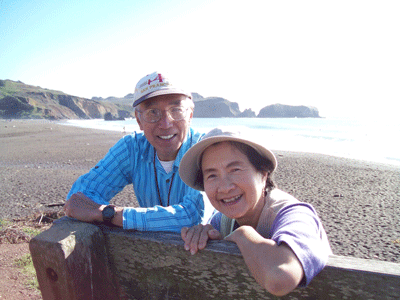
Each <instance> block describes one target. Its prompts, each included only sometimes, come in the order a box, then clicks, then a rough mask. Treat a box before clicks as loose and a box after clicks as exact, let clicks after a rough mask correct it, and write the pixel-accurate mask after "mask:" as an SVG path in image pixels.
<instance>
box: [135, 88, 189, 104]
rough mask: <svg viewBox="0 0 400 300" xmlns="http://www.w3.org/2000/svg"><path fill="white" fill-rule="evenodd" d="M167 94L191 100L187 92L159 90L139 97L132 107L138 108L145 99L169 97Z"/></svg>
mask: <svg viewBox="0 0 400 300" xmlns="http://www.w3.org/2000/svg"><path fill="white" fill-rule="evenodd" d="M169 94H172V95H184V96H186V97H189V98H190V99H192V94H190V93H187V92H185V91H183V90H180V89H174V88H168V89H160V90H158V91H154V92H151V93H149V94H147V95H144V96H143V97H140V98H139V99H137V100H135V101H134V102H133V105H132V106H133V107H135V106H138V105H139V104H140V103H142V102H143V101H145V100H147V99H150V98H154V97H157V96H161V95H169Z"/></svg>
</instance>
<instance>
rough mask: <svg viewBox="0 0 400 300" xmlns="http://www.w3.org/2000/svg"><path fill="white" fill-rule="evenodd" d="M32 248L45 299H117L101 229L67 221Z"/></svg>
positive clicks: (35, 241) (39, 237) (56, 225)
mask: <svg viewBox="0 0 400 300" xmlns="http://www.w3.org/2000/svg"><path fill="white" fill-rule="evenodd" d="M29 248H30V252H31V255H32V261H33V264H34V267H35V269H36V274H37V278H38V282H39V287H40V290H41V292H42V296H43V299H57V300H60V299H66V300H67V299H68V300H75V299H82V300H83V299H85V300H87V299H118V295H117V292H116V286H115V284H114V280H113V279H112V276H111V275H112V274H111V273H110V268H109V263H108V259H107V255H106V252H105V244H104V236H103V233H102V232H101V230H100V229H99V227H97V226H95V225H92V224H88V223H82V222H78V221H74V220H72V219H69V218H66V217H65V218H62V219H60V220H58V221H57V222H54V224H53V225H52V227H51V228H50V229H48V230H46V231H44V232H43V233H41V234H39V235H37V236H36V237H34V238H33V239H32V240H31V241H30V243H29Z"/></svg>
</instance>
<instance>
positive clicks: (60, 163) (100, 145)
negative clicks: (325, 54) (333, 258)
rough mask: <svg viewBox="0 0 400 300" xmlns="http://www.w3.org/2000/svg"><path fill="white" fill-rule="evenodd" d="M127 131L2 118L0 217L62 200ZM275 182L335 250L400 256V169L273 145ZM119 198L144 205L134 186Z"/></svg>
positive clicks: (18, 214)
mask: <svg viewBox="0 0 400 300" xmlns="http://www.w3.org/2000/svg"><path fill="white" fill-rule="evenodd" d="M124 135H125V134H124V133H122V132H116V131H107V130H100V129H87V128H81V127H77V126H69V125H62V124H59V123H58V121H47V120H12V121H7V120H0V140H1V144H2V147H0V174H1V176H2V182H1V183H0V190H1V191H2V193H1V194H0V219H10V220H12V219H18V218H22V217H26V216H30V215H32V214H33V213H40V212H43V211H49V210H57V209H58V210H59V209H60V207H58V208H54V207H48V205H49V204H54V203H58V204H62V203H63V202H64V201H65V197H66V195H67V193H68V192H69V189H70V188H71V185H72V184H73V182H74V181H75V180H76V179H77V178H78V177H79V176H80V175H82V174H84V173H86V172H87V171H89V169H90V168H91V167H93V166H94V165H95V164H96V162H97V161H98V160H100V159H101V158H102V157H103V156H104V155H105V154H106V152H107V151H108V149H109V148H110V147H112V146H113V145H114V144H115V143H116V142H117V141H118V140H119V139H120V138H122V137H123V136H124ZM273 152H274V153H275V155H276V157H277V160H278V169H277V171H276V173H275V181H276V183H277V185H278V187H279V188H281V189H282V190H284V191H286V192H288V193H290V194H292V195H293V196H295V197H296V198H298V199H299V200H300V201H304V202H307V203H311V204H312V205H313V206H314V208H315V209H316V211H317V212H318V215H319V216H320V218H321V220H322V223H323V224H324V227H325V230H326V231H327V234H328V237H329V241H330V243H331V247H332V250H333V253H334V254H336V255H345V256H354V257H360V258H370V259H378V260H385V261H391V262H397V263H399V262H400V257H399V255H398V254H399V253H400V222H398V216H399V215H400V207H399V205H398V201H399V200H400V168H399V167H396V166H392V165H386V164H381V163H375V162H365V161H359V160H354V159H348V158H339V157H335V156H328V155H323V154H311V153H305V152H290V151H273ZM112 203H114V204H116V205H120V206H137V202H136V198H135V195H134V193H133V189H132V187H131V186H128V187H127V188H125V189H124V190H123V191H122V192H121V193H120V194H118V195H117V196H116V197H115V198H114V199H113V200H112Z"/></svg>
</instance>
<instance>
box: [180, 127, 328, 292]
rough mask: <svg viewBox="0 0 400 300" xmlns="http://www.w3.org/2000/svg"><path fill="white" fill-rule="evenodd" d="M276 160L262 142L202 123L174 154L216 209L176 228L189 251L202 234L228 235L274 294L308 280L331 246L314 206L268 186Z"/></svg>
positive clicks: (199, 244)
mask: <svg viewBox="0 0 400 300" xmlns="http://www.w3.org/2000/svg"><path fill="white" fill-rule="evenodd" d="M276 166H277V161H276V158H275V156H274V154H273V153H272V152H271V151H270V150H268V149H267V148H265V147H264V146H262V145H260V144H259V143H256V142H253V141H251V140H250V139H248V138H246V137H244V135H242V134H241V133H240V132H233V131H224V130H223V129H221V128H216V129H213V130H212V131H210V132H209V133H208V134H206V135H205V136H204V137H203V138H202V139H201V141H200V142H198V143H197V144H195V145H194V146H193V147H192V148H190V149H189V151H188V152H187V153H186V154H185V156H184V157H183V158H182V161H181V163H180V167H179V173H180V176H181V178H182V180H183V181H184V182H185V183H186V184H187V185H188V186H190V187H192V188H195V189H197V190H200V191H205V192H206V194H207V196H208V198H209V200H210V202H211V204H212V205H213V206H214V208H215V209H216V210H218V213H216V214H214V215H213V217H212V219H211V221H210V224H207V225H197V226H194V227H191V228H187V227H185V228H183V229H182V231H181V235H182V239H183V240H184V242H185V249H186V250H189V251H190V252H191V253H192V254H195V253H196V252H197V251H198V250H202V249H204V248H205V246H206V244H207V240H208V239H212V240H215V239H225V240H228V241H232V242H235V243H236V244H237V245H238V247H239V249H240V251H241V253H242V255H243V258H244V260H245V262H246V265H247V267H248V268H249V270H250V272H251V274H252V275H253V277H254V278H255V279H256V281H257V282H258V283H259V284H260V285H261V286H262V287H263V288H265V289H266V290H267V291H268V292H270V293H271V294H274V295H277V296H281V295H285V294H287V293H289V292H291V291H292V290H293V289H295V288H296V287H297V286H306V285H308V284H309V283H310V281H311V279H312V278H313V277H314V276H315V275H317V274H318V273H319V272H320V271H321V270H322V269H323V268H324V266H325V264H326V262H327V259H328V256H329V254H331V253H332V252H331V249H330V246H329V243H328V239H327V236H326V233H325V231H324V228H323V226H322V223H321V221H320V219H319V218H318V216H317V213H316V212H315V210H314V208H313V207H312V206H311V205H310V204H306V203H302V202H300V201H298V200H297V199H295V198H294V197H292V196H290V195H289V194H287V193H285V192H283V191H281V190H279V189H277V188H276V187H275V184H274V182H273V180H272V174H273V172H274V170H275V169H276Z"/></svg>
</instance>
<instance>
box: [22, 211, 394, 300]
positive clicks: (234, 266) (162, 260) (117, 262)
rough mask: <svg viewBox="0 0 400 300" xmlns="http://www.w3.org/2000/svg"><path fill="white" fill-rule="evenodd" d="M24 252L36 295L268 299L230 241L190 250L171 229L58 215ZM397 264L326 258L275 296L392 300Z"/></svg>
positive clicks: (347, 258)
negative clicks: (307, 280) (304, 282)
mask: <svg viewBox="0 0 400 300" xmlns="http://www.w3.org/2000/svg"><path fill="white" fill-rule="evenodd" d="M30 251H31V254H32V259H33V263H34V266H35V269H36V272H37V276H38V281H39V286H40V289H41V292H42V295H43V299H45V300H46V299H202V300H204V299H276V298H277V297H274V296H272V295H271V294H269V293H268V292H266V291H265V290H262V289H261V288H260V287H259V285H258V284H257V283H256V282H255V280H254V279H253V278H252V277H251V275H250V274H249V271H248V269H247V267H246V265H245V263H244V260H243V258H242V256H241V254H240V251H239V249H238V248H237V246H236V245H235V244H234V243H231V242H227V241H212V242H210V243H209V245H208V246H207V248H206V249H205V250H203V251H201V252H200V253H198V254H196V255H194V256H192V255H190V253H188V251H185V250H183V242H182V240H181V238H180V235H179V234H174V233H166V232H137V231H124V230H121V229H118V228H110V227H106V226H102V225H100V226H96V225H93V224H87V223H82V222H78V221H75V220H72V219H69V218H66V217H64V218H61V219H60V220H58V221H57V222H55V224H54V225H53V226H52V227H51V228H50V229H48V230H47V231H45V232H43V233H41V234H40V235H38V236H36V237H35V238H33V239H32V240H31V242H30ZM399 295H400V264H396V263H390V262H382V261H376V260H365V259H358V258H351V257H340V256H331V257H330V258H329V262H328V265H327V266H326V267H325V269H324V270H323V271H322V272H321V273H320V274H319V275H318V276H317V277H315V278H314V279H313V281H312V282H311V284H310V285H309V286H308V287H307V288H297V289H296V290H294V291H293V292H292V293H290V294H289V295H287V296H284V297H281V299H300V298H301V299H304V298H306V299H398V298H399Z"/></svg>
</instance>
